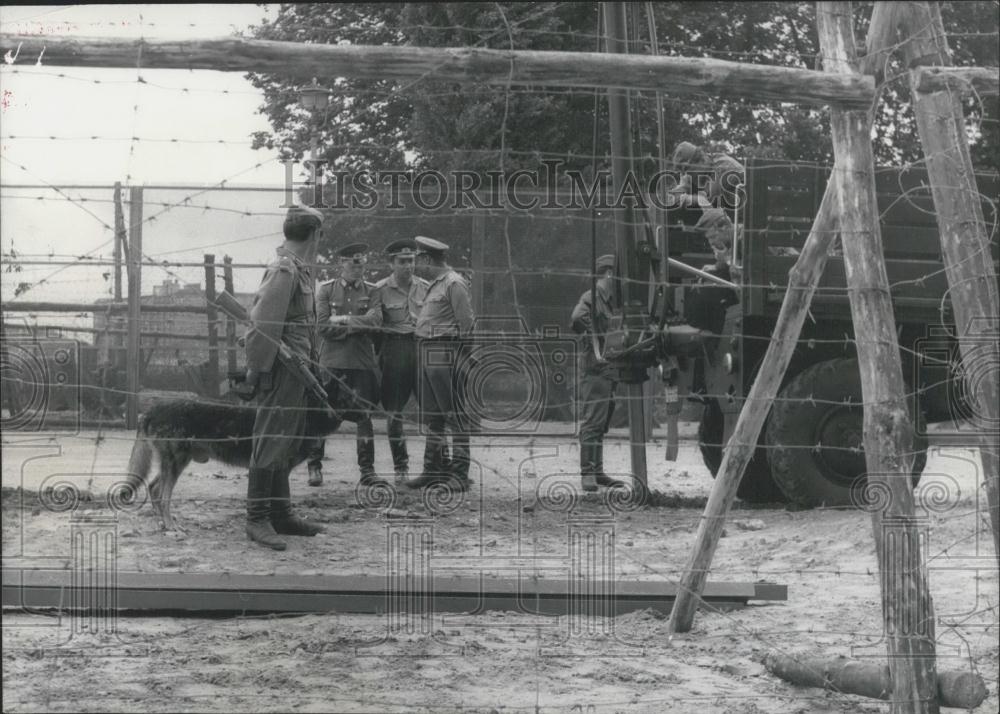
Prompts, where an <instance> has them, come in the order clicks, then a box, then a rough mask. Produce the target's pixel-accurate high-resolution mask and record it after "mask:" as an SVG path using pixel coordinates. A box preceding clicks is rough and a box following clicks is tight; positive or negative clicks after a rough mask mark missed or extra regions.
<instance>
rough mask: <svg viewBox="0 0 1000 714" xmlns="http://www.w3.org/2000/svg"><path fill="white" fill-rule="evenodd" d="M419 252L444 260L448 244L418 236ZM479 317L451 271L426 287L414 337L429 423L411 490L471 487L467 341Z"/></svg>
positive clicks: (422, 404)
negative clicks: (447, 485) (421, 470)
mask: <svg viewBox="0 0 1000 714" xmlns="http://www.w3.org/2000/svg"><path fill="white" fill-rule="evenodd" d="M415 240H416V244H417V249H418V251H421V252H423V253H427V254H432V255H434V254H436V255H438V256H442V257H443V256H444V253H445V251H446V250H447V249H448V246H447V245H445V244H444V243H441V242H440V241H436V240H434V239H432V238H425V237H423V236H418V237H417V238H416V239H415ZM474 323H475V315H474V314H473V310H472V298H471V294H470V291H469V285H468V284H467V283H466V282H465V279H464V278H462V276H461V275H459V274H458V273H457V272H455V271H454V270H452V269H451V268H448V269H447V270H445V271H444V272H443V273H441V274H440V275H439V276H438V277H437V278H435V279H434V280H431V281H430V282H429V284H428V286H427V294H426V296H425V298H424V304H423V308H422V309H421V310H420V314H419V316H418V317H417V320H416V326H415V328H414V334H415V336H416V338H417V339H418V340H419V341H420V345H419V348H418V349H419V351H420V356H419V361H420V410H421V415H422V417H423V419H424V420H425V422H426V424H427V429H428V432H429V433H428V436H427V443H426V447H425V449H424V473H423V475H422V476H421V477H420V478H418V479H416V480H415V481H411V482H409V485H410V486H411V487H415V488H419V487H421V486H424V485H428V484H430V483H433V482H435V481H446V482H453V481H455V480H457V481H458V482H459V484H458V485H459V486H460V487H462V488H468V486H469V484H470V481H469V458H470V457H469V432H470V431H471V430H472V428H473V427H474V424H473V420H472V419H470V418H469V415H468V413H467V410H466V409H465V394H464V389H465V379H464V365H463V360H464V354H463V341H464V340H466V339H467V338H468V337H469V336H470V334H471V333H472V328H473V325H474ZM446 427H447V428H448V429H449V430H450V431H451V460H450V462H449V461H448V460H447V459H446V456H445V449H446V448H447V443H448V442H447V436H446V434H445V429H446Z"/></svg>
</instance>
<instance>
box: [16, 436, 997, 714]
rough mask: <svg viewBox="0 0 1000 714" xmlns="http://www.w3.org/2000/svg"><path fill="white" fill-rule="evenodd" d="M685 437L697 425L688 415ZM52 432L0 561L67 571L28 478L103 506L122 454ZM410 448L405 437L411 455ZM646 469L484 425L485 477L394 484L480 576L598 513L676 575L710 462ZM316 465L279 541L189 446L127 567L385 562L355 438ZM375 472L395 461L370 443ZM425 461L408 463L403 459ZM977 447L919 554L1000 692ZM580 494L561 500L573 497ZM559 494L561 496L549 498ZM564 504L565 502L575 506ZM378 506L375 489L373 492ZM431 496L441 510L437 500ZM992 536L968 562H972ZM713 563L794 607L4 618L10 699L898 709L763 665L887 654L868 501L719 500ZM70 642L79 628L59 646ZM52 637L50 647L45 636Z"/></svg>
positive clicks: (378, 515) (945, 473)
mask: <svg viewBox="0 0 1000 714" xmlns="http://www.w3.org/2000/svg"><path fill="white" fill-rule="evenodd" d="M682 426H683V428H682V436H684V435H687V436H690V435H691V434H692V431H693V425H682ZM101 436H102V438H101V439H100V440H98V439H97V438H96V437H97V433H96V432H94V431H88V432H84V433H81V434H76V435H72V434H66V435H42V436H38V437H36V438H34V439H21V440H18V441H14V440H11V439H8V438H6V436H5V441H4V450H3V487H4V497H3V556H4V566H5V567H8V568H9V567H17V566H18V565H19V564H21V565H24V566H25V567H43V566H45V567H66V566H67V565H68V563H69V562H70V541H69V533H70V525H69V523H70V517H71V512H70V511H62V512H55V511H54V510H53V509H51V508H48V507H42V506H40V505H39V500H38V496H37V494H38V492H39V491H40V490H44V489H45V488H46V487H48V486H53V485H56V484H58V483H60V482H69V483H73V484H75V485H76V486H77V487H78V488H79V489H80V490H81V491H82V492H84V493H85V494H90V496H91V497H92V498H93V500H92V501H82V502H81V503H80V505H79V506H78V507H79V508H81V509H92V510H93V509H100V508H104V506H103V503H104V501H103V499H104V495H105V493H106V492H107V490H108V489H109V488H110V487H112V486H113V484H114V483H116V482H117V481H119V480H120V479H121V475H122V472H123V470H124V468H125V465H126V463H127V459H128V454H129V450H130V449H131V443H132V439H131V435H130V434H129V433H126V432H104V433H102V435H101ZM606 451H607V454H606V461H607V466H608V470H609V471H612V472H619V473H621V472H624V471H625V465H626V464H627V463H628V449H627V446H626V444H625V443H624V442H623V441H621V440H619V441H612V442H609V445H608V446H607V449H606ZM421 452H422V442H421V440H419V439H412V440H411V454H413V455H419V454H420V453H421ZM647 456H648V461H649V464H650V486H651V488H653V489H656V490H658V491H660V492H662V493H664V494H667V495H669V496H670V498H668V499H665V502H666V503H670V504H672V507H668V506H660V507H653V508H647V509H644V510H637V511H628V510H616V511H609V509H608V507H607V505H606V504H605V503H604V501H602V499H601V498H600V497H594V496H587V497H583V496H582V494H580V493H579V492H578V491H577V490H576V488H577V486H578V485H579V484H578V477H577V476H574V475H573V472H574V469H575V464H576V463H577V460H578V451H577V449H576V447H575V446H574V445H572V443H571V440H570V439H568V438H558V437H548V438H538V439H536V440H535V442H534V444H533V446H532V447H531V448H530V449H529V448H528V446H527V445H526V443H525V440H524V439H518V440H516V441H515V442H513V443H511V442H510V440H508V441H507V442H506V444H505V443H504V442H503V441H502V440H500V439H492V440H480V441H479V442H476V443H474V457H475V458H476V459H477V460H478V462H479V463H478V464H477V465H476V466H475V467H474V469H473V478H474V479H475V481H476V487H475V488H474V489H473V491H472V492H470V493H469V494H467V496H466V497H465V499H464V500H463V501H461V502H459V503H453V504H440V503H438V504H436V505H435V504H425V503H423V502H422V501H421V499H420V498H419V497H418V496H413V495H403V496H400V497H399V498H398V499H397V500H396V502H395V503H394V504H393V508H395V509H396V510H397V511H409V512H410V513H411V515H416V516H421V517H425V518H433V529H434V549H435V550H434V553H435V555H437V554H441V555H447V556H453V557H460V558H464V559H466V560H467V561H468V563H469V568H470V569H472V571H474V572H478V571H483V572H487V573H488V572H490V569H491V564H496V563H499V562H501V561H502V560H503V559H504V558H505V557H508V556H525V555H530V556H548V557H550V558H558V557H561V556H565V554H566V553H567V528H568V525H569V519H570V518H575V517H577V516H584V517H594V518H603V519H604V521H603V523H604V526H602V527H607V528H613V529H614V533H615V541H614V542H615V546H614V561H613V562H614V564H613V567H614V572H615V575H616V577H618V578H620V579H640V578H641V579H646V580H654V579H665V580H676V579H677V578H678V577H679V573H680V571H681V569H682V568H683V566H684V563H685V562H686V560H687V557H688V554H689V551H690V548H691V545H692V543H693V540H694V535H695V531H696V528H697V524H698V519H699V516H700V513H701V506H702V505H703V503H704V499H705V497H706V496H707V495H708V492H709V489H710V488H711V483H712V482H711V478H710V476H709V474H708V472H707V471H706V470H705V469H704V467H703V466H702V465H701V459H700V456H699V455H698V452H697V447H696V445H695V444H694V443H693V442H692V441H690V440H689V441H686V442H685V443H684V444H682V447H681V454H680V457H679V459H678V460H677V461H676V462H670V463H668V462H665V461H664V460H663V446H662V444H658V443H652V444H650V445H649V447H648V455H647ZM327 458H328V460H327V462H326V466H325V470H326V482H325V484H324V485H323V486H322V487H320V488H309V487H308V486H306V484H305V480H306V479H305V469H304V467H302V468H300V469H298V470H296V472H295V473H293V476H292V479H293V486H292V490H293V498H294V500H295V502H296V503H297V505H298V508H299V511H300V512H301V513H302V514H303V515H305V516H307V517H309V518H313V519H315V520H318V521H322V522H324V523H326V524H327V527H328V532H327V533H326V534H324V535H321V536H319V537H316V538H311V539H307V538H292V539H290V546H289V549H288V550H287V551H285V552H284V553H275V552H272V551H265V550H263V549H260V548H257V547H254V546H251V545H250V544H248V542H247V540H246V538H245V536H244V534H243V528H242V527H243V520H242V518H243V513H242V508H243V501H242V498H243V496H244V494H245V489H246V480H245V474H244V473H241V472H240V471H239V470H238V469H232V468H228V467H224V466H222V465H219V464H216V463H213V462H209V463H206V464H192V466H191V467H190V468H189V470H188V471H187V472H186V473H185V474H184V476H183V477H182V478H181V480H180V482H179V485H178V487H177V490H176V491H175V494H174V512H175V514H176V516H177V518H178V522H179V524H180V526H181V528H182V529H183V530H178V531H174V532H164V531H162V530H161V529H160V528H159V525H158V523H157V521H156V519H155V517H154V515H153V512H152V510H151V508H150V507H149V506H148V505H146V506H144V507H141V508H139V509H137V510H134V511H125V512H121V513H120V514H119V516H118V525H117V529H118V530H117V532H118V535H119V538H118V544H119V550H118V567H119V569H120V570H122V571H178V572H234V573H260V574H266V573H303V574H361V573H368V574H369V576H371V577H376V578H381V577H384V574H385V570H386V560H387V556H386V538H387V529H389V528H391V527H397V526H398V523H399V521H396V520H390V519H388V518H387V517H386V512H385V508H384V506H385V504H367V507H364V506H365V504H362V503H359V502H358V497H357V494H356V492H355V483H356V467H355V466H354V465H353V464H354V444H353V437H352V436H351V435H350V434H338V435H335V436H334V437H331V438H330V440H329V442H328V445H327ZM377 458H378V463H377V466H378V467H379V468H383V469H385V470H387V471H391V463H390V461H389V455H388V448H387V445H386V444H385V442H384V440H380V441H379V443H378V456H377ZM415 460H416V459H415ZM978 468H979V466H978V457H977V456H976V454H975V452H974V451H970V450H962V449H940V450H935V451H934V452H933V453H932V455H931V458H930V460H929V463H928V466H927V469H926V471H925V477H924V479H923V481H922V482H921V489H922V490H921V491H920V492H919V493H918V496H921V498H922V502H923V503H926V504H928V505H930V506H932V508H930V509H929V510H926V511H923V512H924V513H926V517H927V521H926V522H927V524H928V546H927V558H928V567H929V569H930V579H931V588H932V594H933V597H934V603H935V606H936V613H937V617H938V622H937V628H936V631H937V635H938V639H939V650H938V654H939V667H940V668H942V669H959V670H969V669H972V670H975V671H978V672H980V673H981V674H982V676H983V677H984V679H985V680H986V681H987V686H988V688H989V690H990V695H989V697H988V699H987V701H986V702H985V703H984V704H983V705H982V706H981V707H979V708H978V709H977V710H976V711H977V712H995V711H997V708H998V697H997V679H998V660H997V634H998V630H997V626H998V611H997V602H998V584H997V572H996V569H995V565H994V566H993V569H992V570H990V563H994V562H995V561H993V560H992V546H991V544H990V538H989V530H988V528H989V526H988V523H986V521H985V518H984V517H983V516H982V515H980V513H978V512H977V499H978V497H979V494H980V493H981V491H980V490H979V489H977V483H978V478H979V476H978ZM569 494H572V496H570V495H569ZM561 496H562V497H564V498H569V499H570V500H568V501H563V502H560V501H559V498H560V497H561ZM560 503H562V505H563V506H567V505H569V506H571V507H572V508H571V510H570V512H569V513H567V509H566V508H560V507H559V506H560ZM380 505H381V507H380ZM428 506H431V508H430V509H429V508H428ZM977 553H981V554H982V555H983V556H984V557H983V560H982V561H981V562H982V563H985V565H983V566H982V569H981V570H978V571H977V570H976V566H977V564H978V563H977V561H976V560H974V559H971V557H972V556H976V555H977ZM710 580H712V581H751V582H752V581H758V580H767V581H771V582H778V583H784V584H787V585H788V593H789V596H788V601H787V602H772V603H761V604H754V605H751V606H750V607H748V608H746V609H743V610H739V611H732V612H725V613H712V612H704V611H703V612H700V613H699V615H698V617H697V618H696V621H695V626H694V628H693V630H692V631H691V632H690V633H687V634H683V635H677V636H675V637H674V638H673V639H672V640H671V639H670V638H669V637H668V635H667V632H666V625H667V623H666V620H665V619H663V618H662V617H660V616H658V614H657V613H654V612H652V611H643V612H637V613H632V614H629V615H625V616H622V617H619V618H616V619H613V620H609V621H604V622H602V623H600V626H599V627H597V631H596V632H590V633H584V634H583V635H578V634H570V631H569V627H568V623H567V622H566V619H565V618H551V617H541V616H532V615H527V614H524V613H517V612H488V613H485V614H482V615H475V616H472V615H469V616H457V615H438V616H436V618H435V621H434V623H433V625H431V626H430V627H431V629H432V632H433V634H432V636H424V635H420V634H407V633H406V632H399V631H392V632H390V631H389V630H388V627H389V623H388V622H387V620H386V618H385V617H383V616H378V615H346V614H331V615H307V616H296V617H236V618H167V617H155V618H153V617H149V618H143V617H129V618H120V619H119V620H118V621H117V623H116V635H115V636H114V637H113V638H112V639H110V640H107V641H103V643H102V641H98V640H94V639H93V638H90V639H88V638H86V637H83V638H81V637H79V636H77V637H76V638H75V639H69V637H70V631H69V626H70V625H69V624H68V623H67V622H66V621H63V620H59V619H58V618H55V617H52V616H48V615H42V614H30V613H16V612H7V613H5V615H4V629H3V645H4V653H3V685H4V693H3V709H4V711H11V712H14V711H130V710H131V711H212V712H230V711H251V710H252V711H299V710H302V711H365V712H369V711H370V712H381V711H393V712H411V711H424V710H427V711H461V712H465V711H477V712H479V711H482V712H505V711H538V712H548V711H569V712H605V711H606V712H614V711H629V712H633V711H634V712H663V711H677V712H720V713H722V712H725V713H730V714H737V713H753V712H781V713H791V712H826V711H830V712H846V711H852V712H853V711H887V710H888V706H887V705H885V704H883V703H879V702H874V701H872V700H864V699H861V698H858V697H853V696H849V695H843V694H839V693H832V692H830V693H826V692H821V691H817V690H804V689H797V688H795V687H793V686H791V685H788V684H786V683H784V682H782V681H780V680H778V679H776V678H774V677H773V676H771V675H770V674H769V673H767V672H766V670H765V669H764V668H763V666H762V664H761V659H762V657H763V655H764V653H766V652H767V651H769V650H776V651H781V652H790V653H794V652H821V653H825V654H829V655H838V654H842V655H848V656H850V655H852V653H853V655H854V656H870V657H880V656H883V655H884V652H885V648H884V644H879V641H880V632H881V624H880V623H881V615H880V606H879V588H878V579H877V576H876V562H875V556H874V548H873V545H872V533H871V520H870V517H869V516H868V515H867V514H865V513H862V512H859V511H847V510H817V511H808V512H790V511H786V510H784V509H781V508H777V507H776V508H770V509H760V508H754V509H750V508H740V507H737V508H736V509H735V510H734V511H733V512H732V513H731V515H730V520H729V522H728V524H727V528H726V536H725V537H724V538H723V539H722V541H721V544H720V547H719V549H718V551H717V554H716V556H715V561H714V564H713V569H712V572H711V575H710ZM67 641H68V643H67ZM59 652H61V653H62V654H57V653H59Z"/></svg>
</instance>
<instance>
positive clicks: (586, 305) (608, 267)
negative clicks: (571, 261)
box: [571, 255, 622, 491]
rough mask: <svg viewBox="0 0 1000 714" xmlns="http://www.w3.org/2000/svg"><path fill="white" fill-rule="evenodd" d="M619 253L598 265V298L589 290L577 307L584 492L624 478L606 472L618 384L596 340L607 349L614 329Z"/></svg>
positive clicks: (574, 321) (575, 323)
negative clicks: (606, 450) (607, 336)
mask: <svg viewBox="0 0 1000 714" xmlns="http://www.w3.org/2000/svg"><path fill="white" fill-rule="evenodd" d="M615 263H616V261H615V256H613V255H602V256H601V257H600V258H598V259H597V263H596V265H595V267H596V272H597V278H598V279H597V299H596V300H594V299H593V296H592V295H591V291H590V290H588V291H587V292H585V293H584V294H583V295H581V296H580V300H579V301H578V302H577V304H576V307H574V308H573V315H572V318H571V319H572V327H573V331H574V332H576V333H577V334H578V335H581V340H580V358H581V359H580V362H581V363H582V365H583V371H582V372H581V374H580V381H579V384H578V386H577V402H578V404H579V405H580V407H581V410H582V412H583V413H582V415H581V424H580V484H581V486H582V487H583V490H584V491H596V490H597V487H598V486H619V485H622V482H621V481H618V480H617V479H613V478H611V477H610V476H608V475H607V474H605V473H604V435H605V434H607V432H608V428H609V427H610V426H611V416H612V415H613V414H614V411H615V387H616V386H617V384H618V380H617V374H616V372H615V370H614V367H612V365H610V364H609V363H607V362H605V361H603V360H601V359H598V357H597V355H596V354H595V353H594V342H595V340H596V342H597V345H598V348H600V349H603V348H604V335H605V334H606V332H607V330H608V329H609V328H610V321H611V315H612V313H613V312H614V310H615V306H616V303H617V299H616V297H615V291H614V286H613V284H612V280H613V279H614V274H615Z"/></svg>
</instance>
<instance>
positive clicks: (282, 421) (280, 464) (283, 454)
mask: <svg viewBox="0 0 1000 714" xmlns="http://www.w3.org/2000/svg"><path fill="white" fill-rule="evenodd" d="M321 222H322V214H320V213H319V212H318V211H314V210H312V209H302V208H298V207H295V208H293V209H291V210H290V211H289V216H288V218H286V221H285V226H286V235H288V234H289V229H288V226H289V225H292V226H293V228H292V230H293V231H294V230H295V229H299V230H302V229H303V224H304V228H305V230H306V231H307V233H310V232H312V231H314V230H315V229H316V228H318V227H319V225H320V224H321ZM306 240H315V238H307V239H306ZM287 245H289V243H288V242H286V246H287ZM250 321H251V327H250V328H249V330H248V331H247V334H246V339H245V345H246V357H247V371H248V376H249V375H253V382H254V383H255V384H256V386H257V414H256V417H255V419H254V425H253V451H252V454H251V457H250V474H249V479H248V485H247V533H248V535H249V536H250V537H251V538H252V539H253V540H257V541H259V542H261V543H263V544H264V545H267V546H269V547H272V548H275V549H277V550H284V548H285V544H284V542H283V541H281V540H280V539H278V538H277V534H278V533H284V534H288V535H315V534H316V533H318V532H320V530H321V529H320V528H318V527H317V526H313V525H312V524H309V523H307V522H305V521H302V520H301V519H298V518H296V517H295V516H294V515H293V514H292V512H291V506H290V492H289V484H288V475H289V472H290V471H291V468H292V465H293V463H294V462H295V460H296V459H295V457H296V455H297V453H298V451H299V449H300V448H301V446H302V436H303V434H304V433H305V425H306V409H307V407H308V403H307V396H306V387H305V385H304V384H303V383H302V382H300V381H299V380H298V379H296V378H295V377H294V376H293V375H292V373H291V372H290V371H289V369H288V368H287V367H285V365H284V364H283V363H282V362H281V360H279V359H278V358H277V357H278V349H279V344H280V343H284V344H285V345H286V346H287V347H288V349H289V350H290V351H291V352H292V353H293V354H294V355H297V356H299V357H301V358H303V359H305V360H308V359H309V358H310V356H311V353H312V346H313V325H314V322H315V304H314V300H313V280H312V275H311V273H310V270H309V267H308V266H307V265H305V263H303V261H302V260H301V259H300V258H299V257H298V256H297V255H296V254H295V253H294V252H293V251H292V250H289V249H288V248H287V247H285V246H282V247H280V248H278V249H277V256H276V257H275V259H274V260H272V261H271V262H270V263H269V264H268V266H267V269H266V270H265V272H264V278H263V280H262V281H261V284H260V288H259V289H258V290H257V294H256V295H255V296H254V299H253V304H252V305H251V307H250ZM269 524H270V525H269Z"/></svg>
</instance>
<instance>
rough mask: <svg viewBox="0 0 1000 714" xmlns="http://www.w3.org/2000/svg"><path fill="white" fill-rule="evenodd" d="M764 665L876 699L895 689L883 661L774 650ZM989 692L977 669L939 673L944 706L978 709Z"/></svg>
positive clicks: (801, 680)
mask: <svg viewBox="0 0 1000 714" xmlns="http://www.w3.org/2000/svg"><path fill="white" fill-rule="evenodd" d="M764 666H765V667H767V671H768V672H771V673H772V674H774V675H777V676H778V677H781V678H782V679H784V680H786V681H788V682H791V683H792V684H797V685H799V686H802V687H822V688H823V689H830V690H833V691H835V692H845V693H847V694H859V695H861V696H862V697H872V698H874V699H888V698H889V696H890V694H891V692H892V676H891V675H890V674H889V668H888V667H887V666H886V665H885V664H883V663H881V662H872V661H862V660H856V659H848V658H846V657H829V656H826V657H814V656H806V655H787V654H782V653H777V652H770V653H768V655H767V656H766V657H765V658H764ZM986 694H987V691H986V684H985V682H983V678H982V677H980V676H979V675H978V674H976V673H975V672H938V674H937V695H938V698H939V699H940V701H941V706H944V707H953V708H955V709H969V710H971V709H975V708H976V707H978V706H979V705H980V704H982V703H983V702H984V701H985V700H986Z"/></svg>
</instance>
